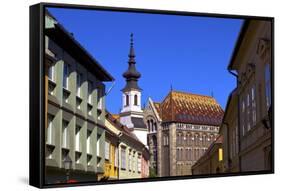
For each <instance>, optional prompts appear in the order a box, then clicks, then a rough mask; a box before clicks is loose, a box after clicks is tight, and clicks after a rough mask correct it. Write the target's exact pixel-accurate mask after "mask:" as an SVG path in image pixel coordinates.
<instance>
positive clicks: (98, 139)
mask: <svg viewBox="0 0 281 191" xmlns="http://www.w3.org/2000/svg"><path fill="white" fill-rule="evenodd" d="M100 142H101V135H100V134H97V148H96V150H97V156H99V157H100V154H101V153H100Z"/></svg>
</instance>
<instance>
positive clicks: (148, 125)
mask: <svg viewBox="0 0 281 191" xmlns="http://www.w3.org/2000/svg"><path fill="white" fill-rule="evenodd" d="M147 127H148V132H150V131H151V130H150V121H149V120H147Z"/></svg>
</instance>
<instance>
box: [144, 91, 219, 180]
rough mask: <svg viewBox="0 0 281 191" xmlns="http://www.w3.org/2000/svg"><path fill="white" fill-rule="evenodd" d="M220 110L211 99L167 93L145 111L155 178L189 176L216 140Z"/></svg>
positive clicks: (148, 105)
mask: <svg viewBox="0 0 281 191" xmlns="http://www.w3.org/2000/svg"><path fill="white" fill-rule="evenodd" d="M222 117H223V110H222V108H221V107H220V105H219V104H218V103H217V102H216V100H215V99H214V98H213V97H210V96H204V95H196V94H191V93H185V92H179V91H170V92H169V94H168V95H167V96H166V98H165V99H164V100H163V101H162V102H161V103H156V102H153V101H152V99H151V98H150V99H149V100H148V103H147V104H146V108H145V110H144V121H145V123H146V125H147V128H148V143H149V150H150V154H151V158H150V165H151V167H152V168H153V169H154V171H155V172H156V173H157V176H160V177H163V176H181V175H191V173H192V171H191V166H192V165H193V164H194V163H195V162H196V161H197V159H198V158H200V156H202V155H203V154H204V153H205V151H206V150H207V149H208V147H209V145H210V144H211V143H212V142H213V141H215V140H216V138H217V135H218V132H219V125H220V124H221V120H222Z"/></svg>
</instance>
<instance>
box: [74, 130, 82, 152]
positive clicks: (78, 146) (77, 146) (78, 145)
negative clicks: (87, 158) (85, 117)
mask: <svg viewBox="0 0 281 191" xmlns="http://www.w3.org/2000/svg"><path fill="white" fill-rule="evenodd" d="M80 131H81V126H79V125H76V128H75V150H76V151H81V139H80V133H81V132H80Z"/></svg>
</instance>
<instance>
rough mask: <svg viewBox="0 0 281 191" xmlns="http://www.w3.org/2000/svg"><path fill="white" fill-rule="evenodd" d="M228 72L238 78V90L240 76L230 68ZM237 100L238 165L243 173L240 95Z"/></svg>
mask: <svg viewBox="0 0 281 191" xmlns="http://www.w3.org/2000/svg"><path fill="white" fill-rule="evenodd" d="M228 72H229V73H230V74H232V75H233V76H234V77H235V78H236V88H238V85H239V80H238V74H235V73H234V72H232V71H231V70H230V68H228ZM237 99H238V106H237V107H238V108H237V109H238V110H237V111H238V116H237V117H238V124H237V128H238V163H239V171H240V172H241V156H240V148H241V141H240V140H241V130H240V95H239V93H237Z"/></svg>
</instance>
